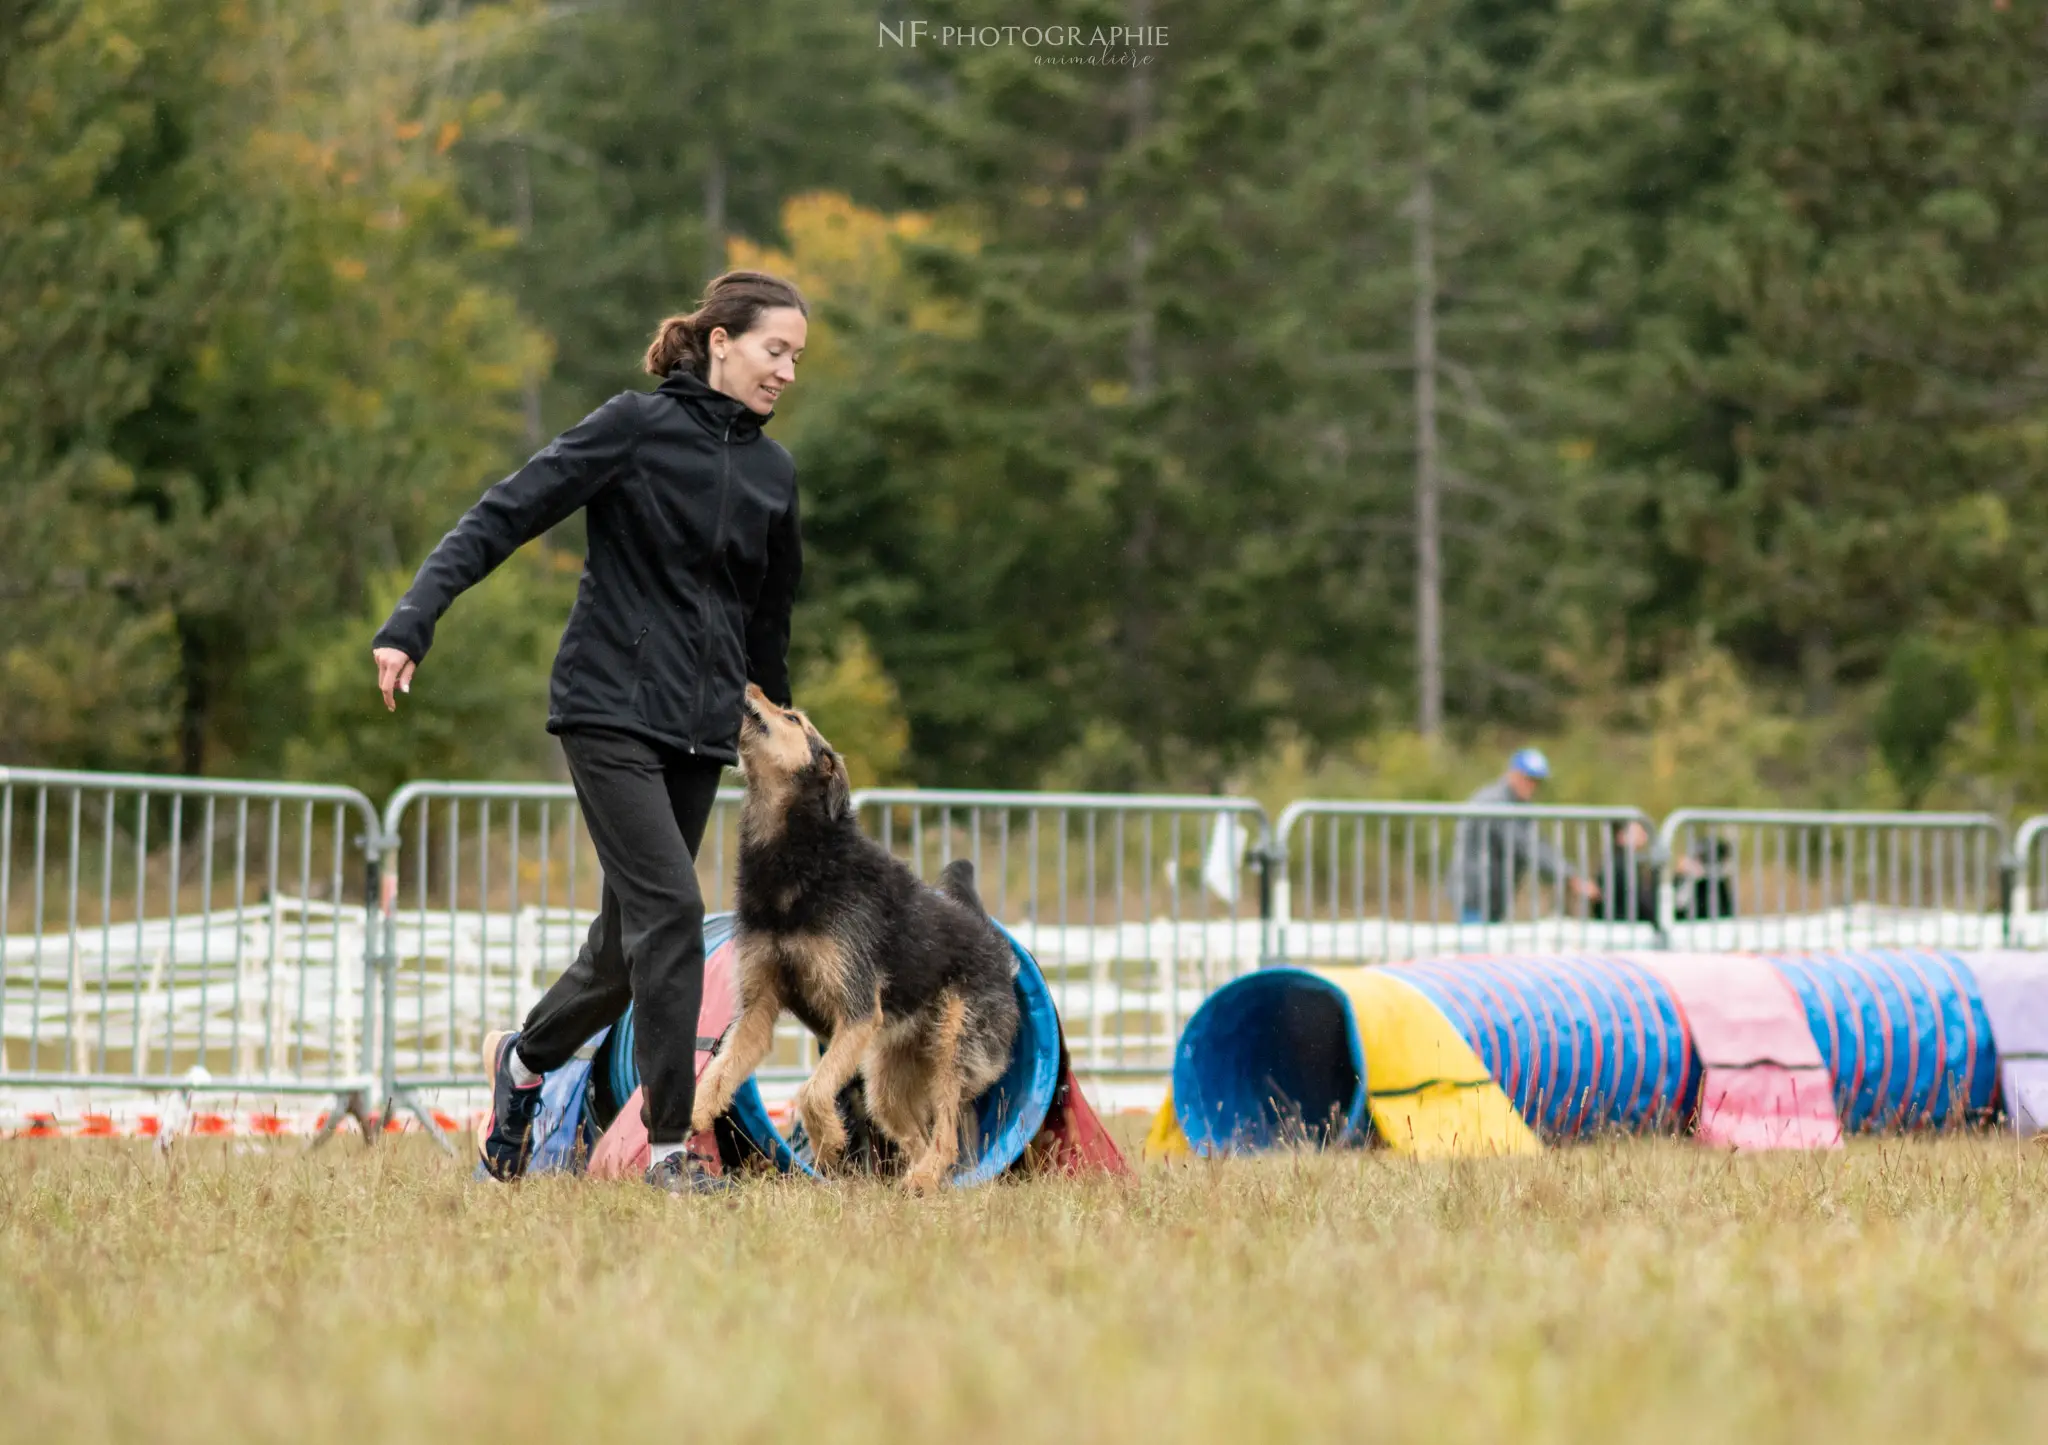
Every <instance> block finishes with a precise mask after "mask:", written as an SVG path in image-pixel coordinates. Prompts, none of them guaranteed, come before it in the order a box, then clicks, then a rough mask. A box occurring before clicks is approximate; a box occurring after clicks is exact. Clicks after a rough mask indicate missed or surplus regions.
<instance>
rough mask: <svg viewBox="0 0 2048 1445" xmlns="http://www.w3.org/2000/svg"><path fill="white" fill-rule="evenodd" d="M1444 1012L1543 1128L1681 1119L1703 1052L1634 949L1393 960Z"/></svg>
mask: <svg viewBox="0 0 2048 1445" xmlns="http://www.w3.org/2000/svg"><path fill="white" fill-rule="evenodd" d="M1391 971H1392V972H1394V973H1395V974H1397V975H1398V976H1399V977H1400V978H1402V979H1403V980H1405V981H1406V982H1408V983H1410V984H1412V985H1414V986H1415V987H1416V988H1417V989H1419V990H1421V992H1422V993H1423V994H1424V996H1426V997H1427V998H1428V999H1429V1001H1430V1002H1431V1003H1433V1004H1435V1005H1436V1006H1437V1007H1438V1008H1439V1009H1440V1010H1442V1011H1443V1013H1444V1016H1445V1017H1447V1018H1448V1019H1450V1021H1451V1024H1452V1026H1453V1027H1455V1028H1456V1029H1457V1030H1458V1032H1459V1033H1460V1034H1462V1035H1463V1036H1464V1038H1465V1041H1466V1042H1467V1043H1468V1044H1470V1045H1471V1046H1472V1050H1473V1052H1474V1053H1476V1054H1478V1055H1479V1058H1480V1061H1481V1062H1482V1063H1484V1064H1485V1065H1486V1068H1487V1071H1488V1072H1489V1073H1491V1074H1492V1075H1493V1077H1494V1078H1495V1080H1496V1081H1498V1082H1499V1084H1500V1085H1501V1087H1502V1088H1503V1089H1505V1090H1506V1091H1507V1095H1508V1097H1509V1098H1510V1099H1512V1100H1514V1103H1515V1107H1516V1108H1517V1109H1518V1110H1520V1111H1521V1114H1522V1117H1523V1118H1525V1119H1527V1120H1528V1121H1529V1123H1530V1126H1531V1127H1533V1128H1534V1129H1535V1130H1536V1131H1537V1132H1538V1133H1539V1134H1542V1135H1544V1136H1545V1137H1547V1138H1552V1139H1568V1138H1574V1137H1577V1136H1579V1135H1583V1134H1589V1133H1595V1132H1599V1131H1602V1130H1607V1129H1622V1130H1628V1131H1644V1130H1651V1129H1670V1128H1673V1127H1674V1126H1682V1125H1683V1124H1684V1122H1685V1121H1686V1120H1687V1119H1688V1118H1690V1117H1691V1114H1692V1111H1693V1109H1694V1108H1695V1107H1696V1106H1697V1103H1698V1099H1699V1088H1700V1068H1699V1060H1698V1058H1697V1056H1696V1055H1695V1054H1694V1052H1693V1047H1692V1039H1691V1036H1690V1034H1689V1032H1688V1031H1687V1028H1686V1024H1685V1016H1684V1014H1683V1013H1681V1012H1680V1011H1679V1007H1678V1002H1677V1000H1676V999H1674V998H1673V997H1672V996H1671V991H1670V990H1669V989H1668V988H1666V987H1665V986H1664V984H1663V983H1662V982H1660V981H1659V980H1658V979H1657V978H1656V977H1655V976H1654V975H1652V974H1651V973H1650V972H1649V971H1648V970H1647V969H1645V968H1643V967H1641V966H1640V965H1639V964H1635V963H1631V962H1629V961H1628V960H1627V959H1622V958H1611V957H1595V956H1573V955H1551V956H1544V957H1510V958H1446V959H1431V960H1424V961H1421V962H1417V963H1404V964H1396V965H1393V966H1392V969H1391Z"/></svg>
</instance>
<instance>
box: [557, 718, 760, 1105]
mask: <svg viewBox="0 0 2048 1445" xmlns="http://www.w3.org/2000/svg"><path fill="white" fill-rule="evenodd" d="M562 751H563V753H564V754H566V755H567V757H568V759H569V776H570V777H571V778H572V779H573V780H574V782H575V784H576V798H577V801H578V802H579V803H581V804H582V807H583V823H584V826H585V827H587V828H589V829H590V841H591V842H592V843H594V844H595V845H596V847H597V861H598V862H599V863H600V864H602V865H603V867H604V896H603V898H602V900H601V901H600V903H599V906H598V913H597V920H596V921H595V922H594V923H592V924H591V925H590V936H589V937H588V938H587V939H585V940H584V943H583V948H582V951H581V952H579V953H578V954H577V955H576V961H575V962H574V963H572V964H570V965H569V967H568V969H567V971H565V972H564V973H563V974H562V976H561V977H560V978H558V979H556V980H555V982H554V985H553V987H551V988H549V989H548V991H547V992H546V993H544V994H542V995H541V998H540V1002H538V1003H536V1004H535V1005H534V1006H533V1012H532V1013H530V1014H528V1015H527V1016H526V1025H525V1027H524V1029H523V1030H522V1031H521V1032H520V1035H519V1057H520V1058H521V1059H523V1060H524V1061H525V1062H526V1066H527V1067H528V1068H529V1069H532V1070H534V1071H535V1072H537V1073H546V1072H548V1071H549V1070H551V1069H559V1068H561V1067H562V1066H563V1065H564V1064H566V1063H568V1062H569V1060H570V1058H571V1057H572V1056H574V1054H575V1053H576V1051H577V1050H578V1049H580V1048H582V1047H583V1045H584V1044H586V1043H588V1042H589V1041H590V1036H591V1035H592V1034H594V1033H596V1032H597V1031H598V1030H599V1029H601V1028H604V1027H605V1026H607V1025H608V1024H615V1023H617V1022H618V1021H619V1017H620V1015H622V1014H623V1013H625V1011H626V1004H627V1002H628V1001H629V1000H630V1001H631V1003H632V1004H633V1061H634V1063H636V1064H637V1065H639V1068H640V1083H641V1086H642V1087H643V1088H644V1089H645V1090H646V1098H645V1102H644V1103H643V1105H642V1108H641V1118H642V1119H644V1120H645V1121H646V1124H647V1138H648V1141H649V1142H650V1143H654V1144H679V1143H681V1142H682V1141H683V1140H685V1139H687V1138H688V1137H689V1136H690V1108H691V1106H692V1105H693V1104H694V1103H695V1102H696V1095H697V1011H698V1009H699V1007H700V1006H701V1005H702V1003H703V999H704V894H703V892H702V890H700V889H699V888H698V886H697V867H696V857H697V849H698V846H699V845H700V844H701V843H702V842H703V841H704V826H705V824H706V823H707V822H709V821H710V818H711V807H712V804H713V803H714V802H715V801H716V799H717V796H718V779H719V775H720V773H721V772H722V771H723V769H722V767H721V765H720V764H718V763H716V762H712V761H709V760H708V759H704V758H699V757H696V756H693V755H692V754H689V753H682V752H677V751H675V750H673V749H670V748H663V747H657V746H656V745H655V744H653V743H649V742H645V741H642V740H641V739H639V738H636V737H633V736H632V735H630V734H628V733H617V732H600V731H596V730H594V729H592V730H578V731H574V732H566V733H563V734H562Z"/></svg>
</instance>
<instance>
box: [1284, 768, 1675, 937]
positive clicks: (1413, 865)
mask: <svg viewBox="0 0 2048 1445" xmlns="http://www.w3.org/2000/svg"><path fill="white" fill-rule="evenodd" d="M1277 832H1278V837H1277V842H1276V847H1275V859H1274V861H1275V863H1276V865H1277V869H1278V875H1277V880H1276V883H1275V887H1274V910H1273V912H1274V917H1273V925H1272V930H1271V934H1272V937H1271V954H1272V957H1273V959H1274V960H1275V961H1276V962H1282V961H1284V962H1341V963H1384V962H1387V961H1390V960H1394V959H1403V958H1418V957H1422V956H1425V955H1441V954H1459V953H1508V952H1515V951H1536V950H1544V951H1554V950H1558V949H1570V948H1654V947H1656V946H1657V942H1656V936H1657V930H1656V923H1655V911H1654V903H1655V897H1656V886H1655V877H1654V873H1653V871H1652V868H1651V860H1652V854H1651V843H1652V834H1651V831H1650V819H1649V817H1648V815H1646V814H1644V813H1643V812H1641V811H1640V810H1638V809H1635V808H1575V807H1549V806H1537V805H1535V804H1503V805H1493V804H1474V803H1380V802H1353V801H1342V800H1332V799H1305V800H1303V801H1301V802H1296V803H1290V804H1289V805H1288V806H1287V808H1286V809H1285V810H1284V811H1282V813H1281V814H1280V821H1279V824H1278V829H1277Z"/></svg>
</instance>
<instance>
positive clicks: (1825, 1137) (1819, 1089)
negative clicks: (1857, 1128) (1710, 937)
mask: <svg viewBox="0 0 2048 1445" xmlns="http://www.w3.org/2000/svg"><path fill="white" fill-rule="evenodd" d="M1630 958H1631V959H1632V960H1633V961H1634V962H1636V963H1638V964H1640V965H1641V966H1642V967H1644V968H1645V969H1648V970H1649V971H1650V972H1651V973H1652V974H1654V975H1656V976H1657V978H1659V979H1660V980H1662V981H1663V983H1664V985H1665V987H1667V988H1669V989H1670V990H1671V992H1672V995H1673V996H1674V997H1675V998H1676V999H1677V1000H1678V1006H1679V1008H1680V1009H1681V1010H1683V1011H1684V1014H1685V1018H1686V1023H1687V1025H1688V1026H1689V1027H1690V1029H1691V1031H1692V1038H1693V1047H1694V1049H1695V1050H1696V1051H1697V1052H1698V1054H1699V1060H1700V1066H1701V1079H1700V1106H1699V1118H1698V1121H1697V1123H1696V1124H1695V1126H1694V1133H1695V1135H1696V1137H1698V1139H1699V1140H1700V1142H1702V1143H1706V1144H1719V1145H1723V1146H1726V1147H1728V1148H1734V1149H1839V1148H1841V1147H1842V1119H1841V1115H1840V1114H1839V1113H1837V1112H1836V1110H1835V1096H1834V1085H1833V1080H1832V1079H1831V1078H1830V1077H1829V1075H1828V1070H1827V1065H1826V1064H1824V1063H1823V1062H1822V1061H1821V1056H1820V1046H1819V1045H1818V1044H1816V1043H1815V1042H1814V1038H1813V1032H1812V1030H1811V1029H1809V1028H1808V1027H1807V1023H1806V1010H1805V1008H1804V1006H1803V1005H1802V1004H1801V1003H1800V1001H1799V996H1798V995H1797V994H1795V993H1794V992H1793V991H1792V989H1791V987H1790V985H1788V984H1787V983H1786V982H1785V980H1784V978H1783V977H1782V976H1781V975H1780V974H1779V973H1778V970H1777V969H1775V968H1773V967H1772V966H1771V965H1770V963H1768V962H1767V961H1766V960H1764V959H1761V958H1755V957H1751V956H1749V955H1747V954H1731V953H1711V954H1706V953H1637V954H1631V955H1630Z"/></svg>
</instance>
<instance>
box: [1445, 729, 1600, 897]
mask: <svg viewBox="0 0 2048 1445" xmlns="http://www.w3.org/2000/svg"><path fill="white" fill-rule="evenodd" d="M1549 780H1550V760H1549V759H1548V758H1546V757H1544V756H1543V754H1542V752H1541V751H1540V750H1538V749H1536V748H1523V749H1522V750H1521V751H1520V752H1518V753H1516V754H1515V755H1514V756H1513V757H1511V758H1509V759H1508V766H1507V771H1506V772H1504V773H1502V774H1501V775H1500V776H1499V777H1498V778H1495V779H1494V780H1493V781H1492V782H1490V783H1488V784H1487V785H1486V786H1485V787H1483V788H1481V789H1480V790H1479V791H1478V792H1476V793H1474V794H1473V795H1472V796H1471V797H1470V798H1468V799H1466V801H1467V802H1468V803H1470V804H1473V805H1476V806H1481V807H1490V808H1499V809H1501V810H1502V811H1504V812H1505V811H1507V810H1510V809H1513V808H1517V807H1523V806H1526V805H1528V804H1530V803H1533V802H1535V801H1536V794H1537V791H1538V790H1539V789H1540V788H1541V787H1542V786H1543V784H1544V783H1546V782H1548V781H1549ZM1530 868H1534V869H1535V870H1536V872H1537V874H1538V875H1539V876H1540V877H1542V878H1543V879H1544V880H1545V881H1546V882H1552V883H1555V882H1558V881H1560V880H1562V881H1563V882H1564V884H1565V886H1566V887H1568V888H1570V889H1571V891H1572V892H1573V893H1574V894H1576V895H1577V896H1578V897H1580V898H1585V899H1597V898H1599V896H1600V885H1599V884H1598V883H1595V882H1594V881H1593V880H1592V879H1590V878H1587V877H1585V876H1584V875H1582V874H1581V873H1580V872H1579V870H1578V869H1576V868H1574V867H1572V865H1571V861H1570V860H1569V859H1567V858H1566V857H1565V856H1564V854H1562V853H1560V852H1559V851H1558V850H1557V849H1556V848H1555V847H1553V846H1552V845H1551V844H1550V843H1548V842H1546V841H1545V840H1544V838H1543V836H1542V833H1541V831H1540V830H1539V829H1538V827H1537V825H1536V820H1535V819H1533V818H1509V817H1501V818H1462V819H1460V820H1459V822H1458V831H1457V836H1456V840H1455V841H1454V843H1453V845H1452V850H1451V902H1452V905H1453V906H1454V907H1456V909H1457V910H1458V921H1459V922H1460V923H1498V922H1500V921H1501V920H1502V919H1504V918H1506V917H1507V916H1508V914H1509V912H1510V911H1511V910H1512V908H1513V906H1514V899H1515V891H1516V890H1517V889H1518V888H1519V887H1520V886H1521V882H1522V875H1523V873H1524V872H1526V871H1527V870H1528V869H1530Z"/></svg>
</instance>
